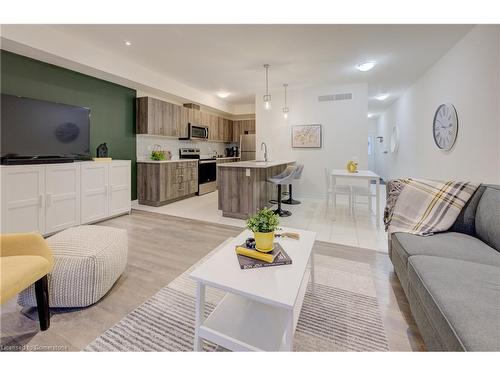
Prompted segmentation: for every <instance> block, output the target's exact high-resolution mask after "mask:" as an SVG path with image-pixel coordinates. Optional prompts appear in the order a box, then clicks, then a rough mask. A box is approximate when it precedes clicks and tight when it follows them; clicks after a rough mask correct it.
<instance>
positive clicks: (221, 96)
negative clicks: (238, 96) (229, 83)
mask: <svg viewBox="0 0 500 375" xmlns="http://www.w3.org/2000/svg"><path fill="white" fill-rule="evenodd" d="M229 95H231V93H230V92H227V91H219V92H218V93H217V96H218V97H219V98H222V99H224V98H227V97H228V96H229Z"/></svg>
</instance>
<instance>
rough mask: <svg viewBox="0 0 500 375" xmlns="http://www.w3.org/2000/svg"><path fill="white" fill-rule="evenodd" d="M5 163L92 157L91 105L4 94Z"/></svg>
mask: <svg viewBox="0 0 500 375" xmlns="http://www.w3.org/2000/svg"><path fill="white" fill-rule="evenodd" d="M1 96H2V99H1V107H0V112H1V116H0V118H1V120H0V121H1V122H0V127H1V132H0V136H1V148H0V153H1V160H2V164H31V163H57V162H72V161H74V160H88V159H90V109H89V108H84V107H77V106H73V105H68V104H61V103H53V102H47V101H44V100H37V99H30V98H24V97H20V96H13V95H6V94H2V95H1Z"/></svg>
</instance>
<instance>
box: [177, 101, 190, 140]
mask: <svg viewBox="0 0 500 375" xmlns="http://www.w3.org/2000/svg"><path fill="white" fill-rule="evenodd" d="M188 123H189V108H184V107H180V119H179V122H178V123H177V127H178V133H179V137H184V138H186V137H187V136H188Z"/></svg>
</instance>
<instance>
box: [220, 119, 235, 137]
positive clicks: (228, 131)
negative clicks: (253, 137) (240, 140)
mask: <svg viewBox="0 0 500 375" xmlns="http://www.w3.org/2000/svg"><path fill="white" fill-rule="evenodd" d="M222 124H223V125H222V126H223V132H224V136H223V140H224V142H232V141H233V122H232V121H231V120H228V119H226V118H225V119H223V120H222Z"/></svg>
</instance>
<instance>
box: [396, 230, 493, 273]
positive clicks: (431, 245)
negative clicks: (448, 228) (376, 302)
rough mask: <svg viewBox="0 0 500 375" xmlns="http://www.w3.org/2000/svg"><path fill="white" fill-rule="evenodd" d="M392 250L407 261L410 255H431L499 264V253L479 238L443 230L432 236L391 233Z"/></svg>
mask: <svg viewBox="0 0 500 375" xmlns="http://www.w3.org/2000/svg"><path fill="white" fill-rule="evenodd" d="M391 238H392V251H393V252H397V253H398V255H399V257H400V258H401V260H402V261H404V262H405V264H406V263H408V257H410V256H412V255H433V256H440V257H445V258H452V259H460V260H466V261H469V262H475V263H481V264H488V265H492V266H500V253H498V251H496V250H495V249H493V248H492V247H490V246H488V245H487V244H485V243H484V242H482V241H481V240H479V239H477V238H475V237H472V236H468V235H466V234H463V233H456V232H444V233H438V234H435V235H433V236H427V237H422V236H417V235H414V234H410V233H394V234H393V235H392V237H391Z"/></svg>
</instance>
